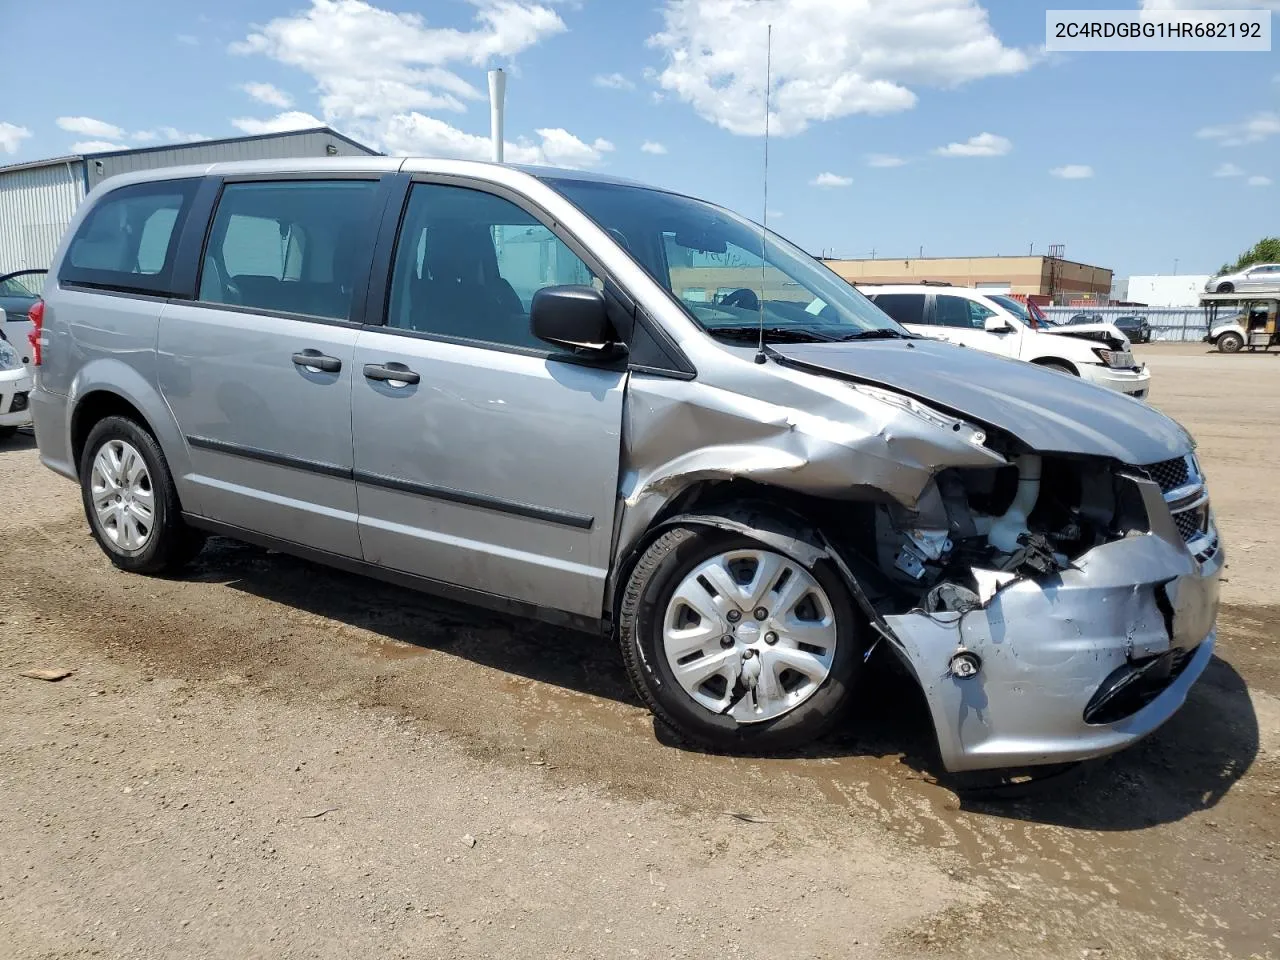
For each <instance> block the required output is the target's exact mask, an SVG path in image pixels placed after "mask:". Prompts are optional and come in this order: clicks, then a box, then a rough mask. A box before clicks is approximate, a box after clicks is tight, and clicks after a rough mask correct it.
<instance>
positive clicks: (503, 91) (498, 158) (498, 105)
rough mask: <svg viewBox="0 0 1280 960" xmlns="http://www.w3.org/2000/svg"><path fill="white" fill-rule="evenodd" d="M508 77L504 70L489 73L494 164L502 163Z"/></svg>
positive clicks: (490, 134) (490, 124) (490, 130)
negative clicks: (503, 119)
mask: <svg viewBox="0 0 1280 960" xmlns="http://www.w3.org/2000/svg"><path fill="white" fill-rule="evenodd" d="M506 98H507V75H506V74H505V73H503V72H502V68H501V67H499V68H498V69H497V70H490V71H489V136H490V137H491V138H492V140H493V162H494V163H501V162H502V118H503V114H504V113H505V111H506Z"/></svg>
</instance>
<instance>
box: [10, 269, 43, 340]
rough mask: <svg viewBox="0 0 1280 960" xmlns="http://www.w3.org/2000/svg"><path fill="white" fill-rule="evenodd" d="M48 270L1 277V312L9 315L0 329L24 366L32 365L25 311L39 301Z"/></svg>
mask: <svg viewBox="0 0 1280 960" xmlns="http://www.w3.org/2000/svg"><path fill="white" fill-rule="evenodd" d="M48 272H49V271H47V270H17V271H15V272H13V273H6V274H3V275H0V310H4V311H5V313H6V314H8V320H6V321H5V323H4V324H3V325H2V326H0V330H2V331H3V332H4V334H5V336H6V338H8V340H9V343H10V345H11V346H12V347H13V348H14V349H15V350H17V351H18V357H19V359H20V360H21V361H22V362H23V363H30V362H31V344H30V342H29V341H28V339H27V337H28V334H30V332H31V322H30V321H29V320H28V319H27V311H28V310H30V309H31V306H32V304H34V303H35V302H36V301H37V300H38V299H40V290H41V288H42V287H43V286H44V278H45V276H46V275H47V274H48Z"/></svg>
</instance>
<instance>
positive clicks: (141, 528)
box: [80, 417, 205, 575]
mask: <svg viewBox="0 0 1280 960" xmlns="http://www.w3.org/2000/svg"><path fill="white" fill-rule="evenodd" d="M99 454H104V456H105V457H106V459H105V461H104V462H103V463H101V464H99V465H98V466H97V467H95V461H97V460H98V456H99ZM122 454H123V456H121V455H122ZM113 458H115V459H116V460H117V461H118V462H119V464H120V467H119V470H118V471H116V473H115V478H116V479H120V480H122V481H123V482H121V483H117V484H116V485H115V486H114V487H113V486H112V484H111V483H110V482H104V480H106V478H107V476H108V474H109V472H110V470H111V463H112V460H113ZM137 459H140V460H141V465H142V468H141V472H135V468H136V460H137ZM126 473H129V474H133V475H135V479H134V480H133V481H128V480H124V479H123V478H124V475H125V474H126ZM144 494H145V496H144ZM113 495H114V496H115V502H114V504H109V505H108V506H107V507H105V508H103V510H102V511H100V510H99V506H98V504H99V502H100V501H101V500H103V499H107V498H109V497H111V496H113ZM80 497H81V501H82V502H83V504H84V512H85V518H86V519H87V520H88V521H89V529H90V530H91V531H92V533H93V538H94V539H95V540H96V541H98V546H99V547H101V548H102V552H103V553H105V554H106V555H107V557H108V558H109V559H110V560H111V562H112V563H114V564H115V565H116V566H117V567H119V568H120V569H121V570H127V571H129V572H130V573H143V574H153V575H154V574H165V573H172V572H174V571H176V570H178V569H180V568H181V567H183V566H185V565H186V564H187V563H189V562H190V561H191V560H193V559H195V556H196V554H198V553H199V552H200V549H201V548H202V547H203V546H204V539H205V538H204V535H203V534H201V533H199V532H198V531H195V530H192V529H191V528H190V527H188V526H187V525H186V524H185V523H184V522H183V521H182V505H181V504H180V503H179V502H178V493H177V490H176V489H175V487H174V485H173V475H172V474H171V473H170V472H169V464H168V462H167V461H166V460H165V457H164V452H163V451H162V450H161V449H160V445H159V444H158V443H156V440H155V438H154V437H153V436H151V434H150V433H148V432H147V431H146V430H145V429H143V428H142V427H141V426H139V425H138V424H137V423H135V422H134V421H133V420H130V419H129V418H127V417H106V418H104V419H103V420H100V421H99V422H98V423H97V424H95V425H94V427H93V429H92V430H91V431H89V438H88V440H87V441H86V442H85V445H84V452H83V453H82V454H81V456H80ZM121 498H123V499H124V501H125V502H121ZM144 514H149V519H143V516H144ZM104 515H105V519H104ZM130 531H133V533H134V534H136V536H135V535H132V534H131V533H130Z"/></svg>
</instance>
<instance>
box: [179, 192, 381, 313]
mask: <svg viewBox="0 0 1280 960" xmlns="http://www.w3.org/2000/svg"><path fill="white" fill-rule="evenodd" d="M377 192H378V183H377V181H374V180H316V181H304V180H298V181H283V182H270V183H258V182H255V183H229V184H227V185H226V186H225V187H224V188H223V190H222V199H221V200H219V201H218V209H217V212H216V213H215V214H214V217H213V227H212V229H211V230H210V231H209V243H208V246H207V248H206V249H205V256H204V264H203V266H202V268H201V271H200V293H199V298H200V299H201V300H202V301H204V302H206V303H225V304H230V305H233V306H238V307H247V308H251V309H256V310H264V311H271V312H276V313H297V314H305V315H308V316H314V317H331V318H334V319H338V320H346V319H348V318H349V317H350V316H351V308H352V306H353V300H354V294H355V290H356V287H357V286H358V285H359V284H360V283H361V282H362V280H363V276H362V275H366V276H367V274H368V264H369V261H368V256H369V246H370V243H369V240H370V237H371V229H372V218H373V216H374V213H375V204H374V200H375V197H376V195H377Z"/></svg>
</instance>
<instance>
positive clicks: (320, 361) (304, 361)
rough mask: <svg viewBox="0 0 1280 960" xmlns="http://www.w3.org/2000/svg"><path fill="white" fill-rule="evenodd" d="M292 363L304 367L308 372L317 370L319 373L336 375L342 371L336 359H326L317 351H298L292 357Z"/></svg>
mask: <svg viewBox="0 0 1280 960" xmlns="http://www.w3.org/2000/svg"><path fill="white" fill-rule="evenodd" d="M293 362H294V363H296V364H297V365H298V366H300V367H306V368H307V369H309V370H319V371H320V372H321V373H337V372H338V371H339V370H341V369H342V361H341V360H339V359H338V358H337V357H326V356H325V355H324V354H323V353H321V352H320V351H319V350H312V349H311V348H309V347H308V348H307V349H306V350H302V351H299V352H298V353H295V354H294V355H293Z"/></svg>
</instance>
